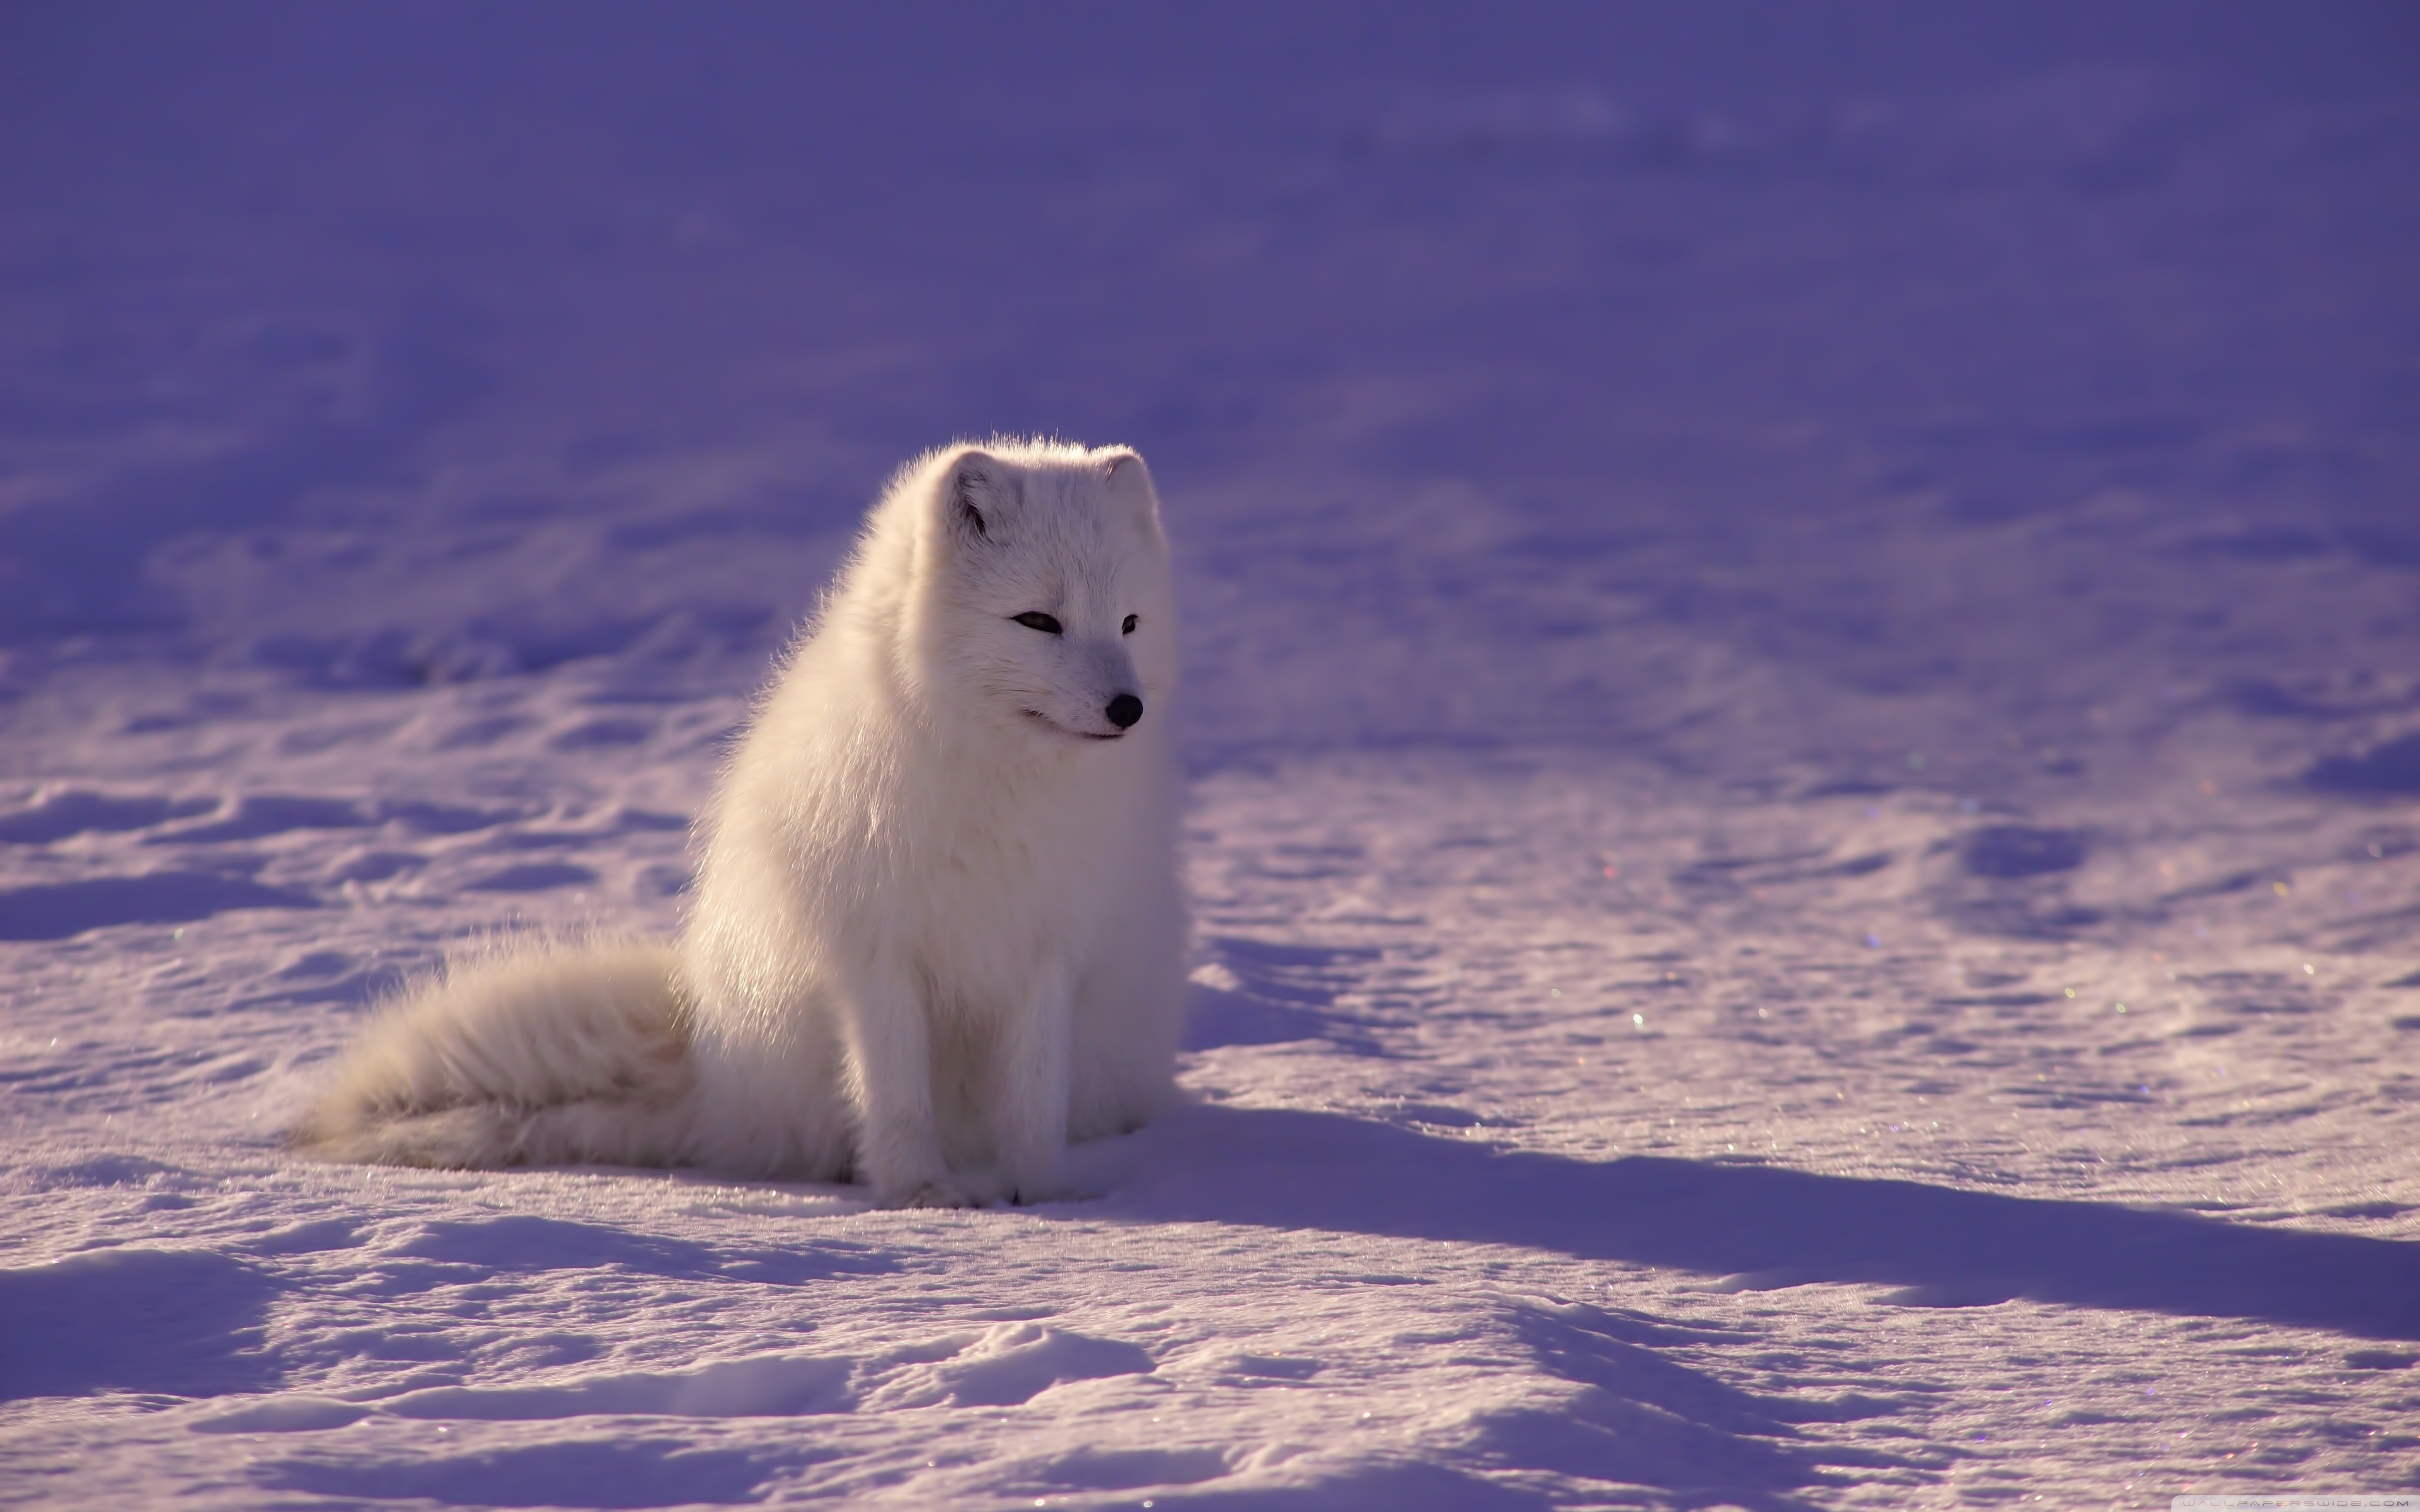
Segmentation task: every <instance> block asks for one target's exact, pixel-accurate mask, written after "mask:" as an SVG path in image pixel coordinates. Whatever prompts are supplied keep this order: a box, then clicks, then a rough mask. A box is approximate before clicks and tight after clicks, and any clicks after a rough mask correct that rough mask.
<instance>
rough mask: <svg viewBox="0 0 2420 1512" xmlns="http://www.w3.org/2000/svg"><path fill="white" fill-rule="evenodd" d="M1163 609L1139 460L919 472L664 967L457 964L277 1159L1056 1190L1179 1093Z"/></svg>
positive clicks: (827, 637) (772, 730)
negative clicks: (696, 1172) (703, 1171)
mask: <svg viewBox="0 0 2420 1512" xmlns="http://www.w3.org/2000/svg"><path fill="white" fill-rule="evenodd" d="M1021 613H1042V614H1047V615H1049V616H1051V617H1052V618H1054V619H1055V620H1056V621H1058V622H1059V624H1060V625H1062V626H1063V633H1061V634H1051V633H1047V630H1042V629H1034V628H1031V627H1029V626H1028V625H1022V624H1019V623H1016V618H1015V617H1016V615H1018V614H1021ZM1127 615H1133V616H1135V622H1136V623H1135V628H1134V630H1133V631H1132V632H1131V633H1126V632H1125V631H1124V628H1123V626H1124V622H1125V616H1127ZM1174 619H1175V616H1174V613H1173V609H1172V597H1171V587H1170V579H1169V570H1168V548H1167V543H1166V540H1165V538H1164V537H1163V535H1162V534H1161V532H1160V525H1159V512H1158V502H1157V500H1156V496H1155V494H1154V492H1153V490H1152V486H1151V478H1150V474H1149V472H1148V471H1146V470H1145V468H1144V466H1143V463H1142V460H1141V458H1140V457H1139V456H1137V455H1135V454H1133V453H1132V452H1129V451H1125V450H1123V449H1110V450H1096V451H1087V450H1085V449H1083V448H1080V447H1075V446H1066V445H1059V444H1052V443H1043V442H1026V441H1007V440H996V441H993V442H990V443H988V444H985V445H984V446H981V447H973V446H957V447H952V448H949V449H946V450H943V451H939V452H934V453H931V454H928V455H924V456H923V457H920V458H918V459H916V460H915V461H913V462H911V463H909V464H908V465H907V467H906V468H904V469H902V470H901V471H900V472H899V474H898V475H897V476H896V477H895V478H894V479H893V480H892V484H891V486H890V487H889V489H888V490H887V491H886V492H885V494H884V496H883V498H882V501H880V502H879V503H877V504H876V506H875V509H874V511H873V513H872V515H871V516H870V517H868V520H867V522H866V527H865V531H864V533H863V535H862V536H861V538H860V540H859V542H858V546H857V550H856V553H855V555H854V556H853V557H852V559H851V560H850V562H849V563H848V564H847V566H846V567H845V569H844V570H843V572H842V573H841V576H840V579H839V580H838V582H837V584H836V585H835V587H834V589H833V590H832V592H831V594H830V597H829V598H828V599H827V601H826V602H825V605H824V608H823V610H822V613H821V614H820V615H819V616H818V618H817V619H816V621H815V622H814V625H813V626H812V628H811V631H810V633H809V634H807V635H805V636H804V637H802V638H801V639H800V640H799V641H798V643H797V644H796V645H795V646H794V648H793V649H792V651H791V653H790V655H789V657H788V660H787V663H786V665H784V666H783V668H782V670H781V672H780V674H779V675H778V676H777V677H776V679H775V680H774V683H773V686H772V687H771V689H770V690H769V691H768V694H767V695H766V697H765V698H764V700H763V702H762V703H761V704H760V705H759V707H758V709H757V711H756V715H755V717H754V719H753V720H752V722H751V724H750V726H749V729H748V731H747V733H746V735H745V736H744V737H743V738H742V740H741V741H740V743H739V746H738V748H737V751H736V752H735V754H734V755H733V757H732V760H731V762H730V764H729V765H728V767H727V768H726V769H725V770H724V772H723V774H722V780H721V784H720V786H719V789H718V791H717V793H716V795H715V797H714V800H713V802H712V804H711V805H710V806H709V808H708V810H707V812H706V816H705V818H704V820H703V821H702V823H701V825H700V838H701V841H702V846H703V856H702V863H701V867H700V872H699V876H698V885H697V891H696V896H695V900H694V903H693V905H692V907H691V910H690V918H689V921H688V927H687V930H686V931H685V933H684V934H683V936H682V938H681V940H680V942H679V944H678V946H677V947H676V948H675V949H673V950H666V949H663V948H661V947H650V946H642V945H619V944H607V945H592V946H588V947H584V948H580V949H571V948H566V947H560V946H535V947H526V946H525V947H522V948H520V949H508V950H506V951H504V953H502V954H501V955H498V956H495V957H494V958H492V959H488V960H484V961H474V962H472V963H469V964H461V965H458V966H456V967H454V968H453V969H451V970H450V971H449V972H448V973H447V974H446V975H445V976H444V977H443V978H442V979H440V980H437V981H435V982H433V983H430V984H428V985H427V986H426V987H424V988H422V989H421V990H419V991H418V992H416V993H414V994H412V995H409V996H408V997H407V998H406V999H405V1000H404V1001H403V1002H402V1003H401V1004H400V1005H398V1006H397V1008H396V1009H395V1010H393V1011H390V1012H389V1013H388V1014H386V1015H385V1016H383V1017H382V1019H381V1021H380V1023H378V1024H377V1025H376V1026H373V1028H372V1029H371V1031H370V1033H369V1034H368V1035H367V1036H366V1037H365V1039H364V1041H362V1043H361V1045H360V1046H359V1047H358V1048H357V1049H356V1051H355V1052H354V1054H353V1056H352V1057H351V1059H350V1060H349V1063H348V1064H347V1065H346V1066H345V1067H344V1068H343V1069H342V1071H341V1072H339V1075H338V1077H337V1080H336V1082H335V1084H334V1086H333V1087H332V1088H330V1090H329V1091H328V1092H327V1093H326V1094H325V1096H323V1098H322V1099H321V1100H320V1102H319V1103H318V1105H317V1106H315V1107H314V1108H313V1110H312V1111H311V1113H310V1114H309V1115H308V1116H307V1117H306V1118H305V1119H303V1120H302V1124H301V1125H300V1126H299V1127H298V1128H297V1129H296V1131H295V1134H294V1139H295V1142H296V1144H297V1145H298V1146H299V1147H301V1148H303V1149H312V1150H316V1151H318V1152H321V1153H325V1154H328V1155H331V1156H333V1157H334V1158H338V1159H352V1160H368V1161H383V1162H389V1163H399V1164H419V1165H468V1166H487V1165H508V1164H516V1163H524V1162H543V1163H550V1164H552V1163H564V1162H571V1161H583V1160H585V1161H609V1162H614V1163H620V1164H663V1165H706V1166H710V1167H714V1168H717V1169H721V1170H726V1171H732V1172H735V1173H743V1174H749V1175H757V1176H779V1177H796V1178H805V1179H811V1180H841V1179H846V1178H849V1177H852V1176H853V1177H855V1178H856V1179H859V1180H866V1181H868V1182H870V1183H871V1184H872V1185H873V1187H874V1189H875V1193H876V1197H877V1198H878V1199H879V1200H881V1201H883V1202H885V1203H891V1204H902V1205H917V1206H955V1205H961V1204H965V1203H968V1202H970V1201H972V1200H979V1199H985V1198H991V1197H998V1196H1007V1197H1011V1198H1014V1199H1016V1200H1026V1201H1031V1200H1037V1199H1040V1198H1044V1197H1047V1196H1053V1195H1057V1194H1060V1193H1062V1192H1063V1190H1064V1179H1063V1172H1062V1156H1063V1150H1064V1147H1065V1145H1066V1143H1067V1141H1068V1140H1070V1139H1083V1138H1088V1137H1092V1136H1094V1135H1097V1134H1109V1133H1112V1132H1115V1131H1118V1130H1122V1129H1127V1128H1131V1127H1133V1126H1135V1125H1137V1124H1139V1123H1140V1122H1142V1121H1143V1120H1144V1119H1148V1118H1149V1117H1150V1116H1151V1115H1152V1114H1153V1113H1154V1112H1155V1111H1156V1110H1157V1109H1158V1108H1159V1107H1160V1106H1162V1105H1163V1104H1164V1103H1166V1102H1167V1100H1168V1099H1169V1098H1170V1096H1171V1093H1172V1081H1171V1070H1172V1066H1173V1061H1174V1057H1175V1045H1176V1036H1177V1029H1178V1026H1179V1018H1180V1014H1181V1012H1182V1004H1183V977H1182V956H1183V952H1184V937H1185V917H1184V910H1183V906H1182V903H1181V899H1180V896H1179V892H1178V888H1177V881H1176V868H1175V827H1176V814H1175V801H1176V782H1175V767H1174V762H1173V755H1172V749H1171V740H1170V729H1169V718H1168V716H1169V713H1170V704H1171V695H1172V693H1173V692H1174V689H1175V682H1176V642H1175V623H1174ZM1121 693H1125V694H1132V695H1134V696H1136V697H1139V698H1140V700H1141V702H1142V717H1141V718H1140V722H1138V723H1135V724H1134V725H1133V726H1132V728H1130V729H1127V730H1125V731H1124V732H1123V733H1121V732H1120V731H1119V730H1118V727H1117V726H1116V725H1115V724H1114V723H1112V722H1111V720H1110V718H1109V715H1108V710H1109V705H1110V701H1111V700H1112V699H1114V698H1115V697H1116V696H1117V695H1119V694H1121Z"/></svg>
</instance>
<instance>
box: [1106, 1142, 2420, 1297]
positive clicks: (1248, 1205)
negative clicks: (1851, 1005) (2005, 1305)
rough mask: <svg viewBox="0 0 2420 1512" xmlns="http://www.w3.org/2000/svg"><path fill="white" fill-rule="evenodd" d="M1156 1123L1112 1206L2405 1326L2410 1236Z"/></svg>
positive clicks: (1756, 1172) (2416, 1289)
mask: <svg viewBox="0 0 2420 1512" xmlns="http://www.w3.org/2000/svg"><path fill="white" fill-rule="evenodd" d="M1158 1133H1159V1134H1160V1136H1161V1137H1164V1138H1166V1139H1168V1140H1170V1141H1171V1143H1172V1144H1174V1145H1177V1146H1181V1147H1182V1148H1184V1149H1186V1151H1187V1156H1186V1158H1185V1159H1184V1160H1183V1161H1181V1162H1169V1161H1157V1162H1153V1163H1151V1166H1152V1168H1151V1169H1150V1170H1148V1171H1139V1172H1137V1173H1136V1179H1135V1180H1130V1181H1127V1182H1125V1183H1122V1186H1123V1188H1124V1189H1123V1190H1122V1191H1121V1192H1120V1193H1119V1197H1118V1203H1117V1206H1118V1207H1119V1209H1120V1210H1121V1211H1122V1215H1125V1216H1131V1217H1133V1218H1138V1219H1144V1220H1148V1221H1155V1222H1160V1221H1171V1220H1178V1221H1181V1220H1207V1221H1214V1222H1220V1223H1240V1224H1251V1225H1256V1226H1264V1227H1280V1228H1325V1229H1331V1230H1343V1231H1347V1232H1357V1233H1369V1234H1379V1235H1387V1236H1389V1237H1396V1238H1408V1239H1431V1240H1439V1241H1449V1242H1481V1243H1500V1244H1518V1245H1523V1246H1526V1247H1528V1248H1533V1249H1544V1250H1557V1251H1560V1252H1562V1253H1564V1254H1567V1255H1571V1256H1573V1257H1577V1258H1580V1259H1603V1260H1621V1261H1631V1262H1636V1263H1639V1264H1646V1265H1654V1266H1664V1267H1670V1268H1673V1269H1677V1270H1684V1271H1695V1272H1699V1273H1707V1274H1712V1275H1717V1276H1723V1277H1729V1278H1731V1279H1732V1281H1733V1283H1734V1284H1735V1285H1736V1286H1738V1287H1739V1288H1742V1289H1764V1288H1779V1287H1788V1286H1798V1285H1804V1284H1807V1283H1810V1282H1833V1283H1851V1284H1867V1285H1876V1284H1878V1285H1884V1286H1890V1287H1895V1288H1900V1289H1899V1290H1898V1291H1897V1292H1895V1293H1893V1294H1892V1295H1890V1296H1888V1297H1887V1298H1885V1300H1886V1301H1888V1302H1892V1303H1896V1304H1901V1305H1912V1306H1984V1305H1990V1304H1995V1303H2001V1302H2008V1301H2011V1300H2015V1299H2019V1298H2023V1299H2026V1300H2030V1301H2034V1302H2043V1303H2060V1304H2069V1305H2072V1306H2080V1307H2100V1308H2117V1309H2124V1310H2130V1311H2139V1312H2153V1313H2167V1314H2175V1315H2180V1316H2194V1317H2212V1318H2241V1319H2258V1320H2262V1321H2267V1322H2273V1323H2286V1324H2292V1325H2297V1326H2301V1327H2307V1328H2322V1329H2328V1330H2331V1331H2333V1332H2335V1333H2339V1334H2345V1335H2354V1336H2357V1337H2363V1338H2375V1339H2420V1243H2414V1242H2402V1241H2394V1240H2381V1239H2368V1238H2363V1237H2360V1236H2356V1235H2347V1234H2325V1233H2313V1232H2309V1231H2307V1230H2301V1229H2290V1228H2277V1227H2254V1226H2252V1225H2249V1224H2244V1223H2237V1222H2227V1221H2224V1220H2220V1219H2212V1218H2204V1217H2197V1216H2195V1215H2193V1214H2190V1213H2184V1212H2178V1211H2164V1210H2158V1209H2150V1208H2138V1207H2128V1206H2122V1205H2119V1204H2115V1203H2101V1202H2078V1201H2073V1200H2068V1199H2059V1198H2042V1197H2024V1196H2000V1195H1997V1194H1993V1193H1985V1192H1969V1191H1961V1190H1958V1189H1954V1188H1949V1187H1939V1186H1929V1185H1926V1184H1924V1183H1922V1182H1917V1181H1905V1180H1869V1179H1863V1178H1854V1177H1838V1176H1819V1175H1814V1174H1811V1173H1808V1172H1805V1171H1794V1170H1789V1169H1786V1168H1782V1167H1778V1166H1773V1165H1750V1164H1746V1163H1740V1164H1730V1163H1714V1162H1704V1161H1689V1160H1674V1159H1668V1158H1662V1157H1654V1156H1629V1157H1625V1158H1622V1159H1618V1160H1611V1161H1603V1162H1591V1161H1579V1160H1571V1159H1566V1158H1564V1157H1560V1156H1555V1155H1543V1154H1529V1153H1520V1152H1512V1153H1505V1152H1498V1151H1496V1150H1491V1149H1486V1148H1484V1147H1481V1146H1479V1145H1475V1144H1470V1143H1466V1142H1464V1141H1460V1140H1455V1139H1450V1138H1438V1137H1435V1136H1434V1135H1429V1134H1419V1133H1415V1132H1413V1131H1410V1130H1406V1129H1399V1128H1391V1127H1388V1126H1386V1125H1382V1124H1376V1123H1371V1122H1367V1121H1364V1120H1361V1119H1348V1118H1343V1117H1340V1116H1338V1115H1334V1114H1326V1113H1307V1112H1294V1111H1284V1110H1275V1109H1233V1108H1218V1107H1208V1106H1197V1107H1191V1108H1187V1109H1184V1110H1182V1111H1181V1112H1179V1113H1177V1114H1175V1115H1173V1116H1171V1118H1170V1119H1167V1120H1165V1121H1164V1123H1163V1124H1162V1125H1161V1126H1160V1129H1159V1131H1158ZM1177 1166H1182V1167H1183V1169H1181V1170H1179V1169H1175V1168H1174V1167H1177Z"/></svg>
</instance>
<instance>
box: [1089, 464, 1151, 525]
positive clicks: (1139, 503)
mask: <svg viewBox="0 0 2420 1512" xmlns="http://www.w3.org/2000/svg"><path fill="white" fill-rule="evenodd" d="M1101 476H1102V479H1103V480H1104V481H1105V482H1107V483H1108V484H1109V492H1110V494H1111V495H1113V496H1114V497H1116V498H1119V499H1123V500H1125V501H1127V502H1129V503H1131V504H1133V505H1134V506H1135V507H1136V508H1138V509H1140V510H1141V511H1142V513H1143V514H1145V515H1148V516H1156V515H1157V514H1158V513H1159V495H1158V494H1157V493H1156V492H1155V491H1154V490H1153V488H1152V486H1151V469H1150V468H1148V467H1146V466H1145V465H1144V464H1143V459H1142V454H1141V453H1140V452H1135V451H1129V450H1126V449H1125V448H1123V447H1121V448H1120V449H1118V450H1117V451H1114V452H1111V453H1110V454H1109V456H1108V458H1107V459H1106V460H1105V461H1104V463H1103V465H1102V468H1101Z"/></svg>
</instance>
